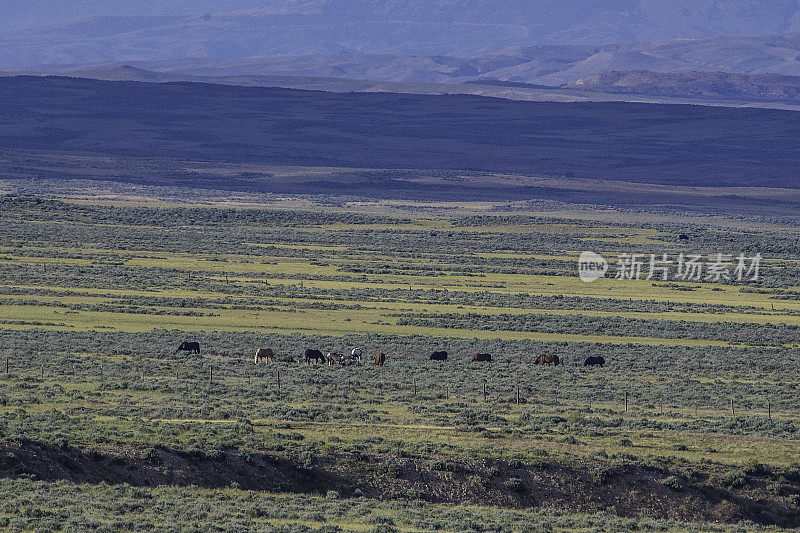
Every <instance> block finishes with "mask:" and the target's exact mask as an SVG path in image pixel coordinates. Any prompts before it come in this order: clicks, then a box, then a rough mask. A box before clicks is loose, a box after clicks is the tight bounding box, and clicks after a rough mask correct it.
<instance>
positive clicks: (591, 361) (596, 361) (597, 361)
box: [583, 355, 606, 366]
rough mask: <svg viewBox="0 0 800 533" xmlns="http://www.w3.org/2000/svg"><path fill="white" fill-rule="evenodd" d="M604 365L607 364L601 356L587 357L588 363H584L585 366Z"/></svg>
mask: <svg viewBox="0 0 800 533" xmlns="http://www.w3.org/2000/svg"><path fill="white" fill-rule="evenodd" d="M604 364H606V360H605V359H603V357H601V356H599V355H592V356H591V357H587V358H586V361H584V362H583V366H603V365H604Z"/></svg>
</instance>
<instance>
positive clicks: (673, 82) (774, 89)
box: [570, 70, 800, 103]
mask: <svg viewBox="0 0 800 533" xmlns="http://www.w3.org/2000/svg"><path fill="white" fill-rule="evenodd" d="M570 87H573V88H576V89H583V90H588V91H600V92H606V93H617V94H638V95H651V96H669V97H694V98H715V99H726V100H754V101H771V102H786V103H800V77H798V76H780V75H778V74H751V75H747V74H731V73H728V72H684V73H662V72H650V71H641V70H637V71H627V72H618V71H614V72H605V73H602V74H593V75H591V76H588V77H586V78H583V79H580V80H578V81H577V82H575V83H574V84H572V85H571V86H570Z"/></svg>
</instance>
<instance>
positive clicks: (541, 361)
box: [536, 353, 558, 366]
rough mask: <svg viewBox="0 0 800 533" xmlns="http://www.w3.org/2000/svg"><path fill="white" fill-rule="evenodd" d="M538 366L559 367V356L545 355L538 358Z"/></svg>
mask: <svg viewBox="0 0 800 533" xmlns="http://www.w3.org/2000/svg"><path fill="white" fill-rule="evenodd" d="M536 364H537V365H555V366H558V356H557V355H553V354H549V353H545V354H542V355H540V356H539V357H537V358H536Z"/></svg>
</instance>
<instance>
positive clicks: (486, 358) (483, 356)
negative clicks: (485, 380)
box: [472, 353, 492, 363]
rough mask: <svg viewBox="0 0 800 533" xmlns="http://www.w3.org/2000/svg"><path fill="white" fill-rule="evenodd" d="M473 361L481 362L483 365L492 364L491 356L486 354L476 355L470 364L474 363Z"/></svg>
mask: <svg viewBox="0 0 800 533" xmlns="http://www.w3.org/2000/svg"><path fill="white" fill-rule="evenodd" d="M475 361H482V362H485V363H491V362H492V356H491V354H488V353H476V354H475V355H473V356H472V362H473V363H474V362H475Z"/></svg>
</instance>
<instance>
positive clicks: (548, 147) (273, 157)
mask: <svg viewBox="0 0 800 533" xmlns="http://www.w3.org/2000/svg"><path fill="white" fill-rule="evenodd" d="M0 101H2V102H3V106H2V107H1V108H0V149H24V150H29V151H30V150H32V151H47V152H61V153H72V154H92V155H98V156H133V157H147V158H173V159H195V160H204V161H217V162H252V163H260V164H268V165H307V166H334V167H337V166H338V167H356V168H416V169H462V170H463V169H469V170H480V171H493V172H517V173H527V174H531V173H553V174H574V175H576V176H579V177H594V178H606V179H619V180H628V181H638V182H649V183H659V184H682V185H759V186H774V187H797V186H800V179H798V178H800V171H799V170H798V169H800V145H798V143H797V139H798V134H800V114H798V113H796V112H790V111H779V110H760V109H736V108H714V107H700V106H675V105H647V104H629V103H568V104H565V103H532V102H517V101H509V100H500V99H487V98H482V97H474V96H465V95H451V96H424V95H407V94H403V95H400V94H391V93H384V94H356V93H350V94H336V93H325V92H314V91H300V90H293V89H276V88H258V87H235V86H223V85H208V84H194V83H174V84H172V83H169V84H153V83H136V82H104V81H96V80H86V79H71V78H37V77H15V78H6V79H2V80H0ZM0 169H2V167H0ZM3 170H7V169H3Z"/></svg>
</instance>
